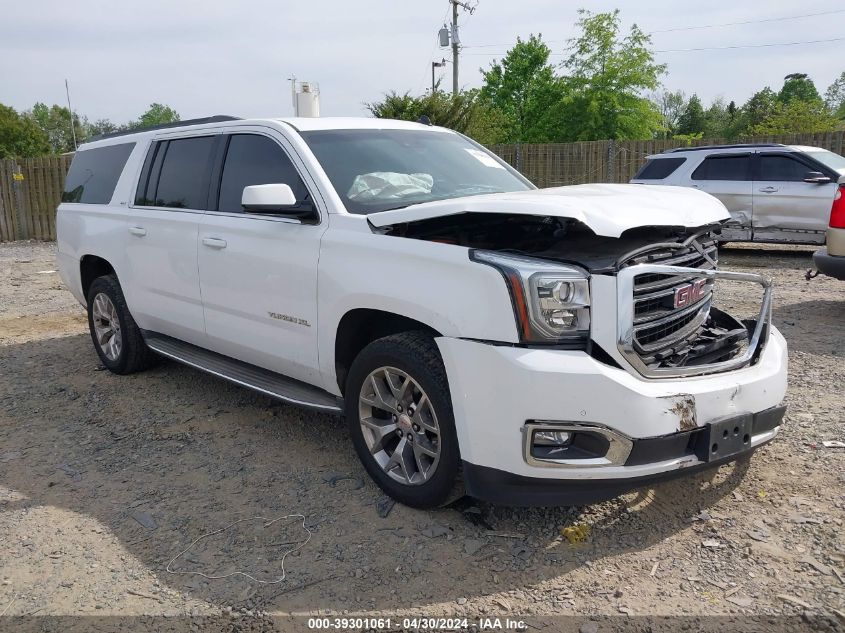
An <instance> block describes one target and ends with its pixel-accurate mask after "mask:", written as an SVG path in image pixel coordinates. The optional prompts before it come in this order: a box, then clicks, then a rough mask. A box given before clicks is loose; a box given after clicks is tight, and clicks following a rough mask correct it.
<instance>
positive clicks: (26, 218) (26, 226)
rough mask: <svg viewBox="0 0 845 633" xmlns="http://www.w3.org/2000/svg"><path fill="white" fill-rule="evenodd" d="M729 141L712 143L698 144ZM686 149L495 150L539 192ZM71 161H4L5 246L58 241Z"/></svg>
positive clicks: (616, 177)
mask: <svg viewBox="0 0 845 633" xmlns="http://www.w3.org/2000/svg"><path fill="white" fill-rule="evenodd" d="M724 142H725V141H723V140H721V139H708V140H701V141H696V142H694V143H693V145H709V144H718V143H724ZM742 142H746V143H750V142H754V143H784V144H787V145H814V146H816V147H823V148H825V149H829V150H831V151H833V152H836V153H837V154H845V132H842V131H840V132H824V133H818V134H792V135H787V136H767V137H754V138H746V139H742ZM680 145H681V143H679V142H678V141H675V140H652V141H585V142H581V143H547V144H541V145H536V144H523V145H493V146H491V147H490V149H491V150H493V151H494V152H495V153H496V154H498V155H499V156H501V157H502V158H504V159H505V160H506V161H507V162H508V163H510V164H511V165H513V166H514V167H516V168H517V169H518V170H519V171H521V172H522V173H523V174H525V175H526V176H527V177H528V178H529V179H530V180H531V181H532V182H534V184H536V185H537V186H538V187H558V186H561V185H575V184H580V183H585V182H628V181H629V180H630V179H631V178H633V176H634V174H635V173H636V171H637V169H639V168H640V166H641V165H642V164H643V163H644V162H645V157H646V156H648V155H650V154H659V153H660V152H663V151H665V150H667V149H671V148H673V147H679V146H680ZM70 160H71V157H70V156H51V157H44V158H27V159H21V160H18V161H10V160H4V161H0V242H5V241H9V240H22V239H37V240H55V239H56V207H57V206H58V204H59V201H60V199H61V192H62V186H63V184H64V177H65V173H67V169H68V166H69V165H70Z"/></svg>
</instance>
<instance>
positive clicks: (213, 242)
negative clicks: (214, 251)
mask: <svg viewBox="0 0 845 633" xmlns="http://www.w3.org/2000/svg"><path fill="white" fill-rule="evenodd" d="M202 243H203V244H205V245H206V246H208V247H209V248H226V240H221V239H220V238H219V237H204V238H202Z"/></svg>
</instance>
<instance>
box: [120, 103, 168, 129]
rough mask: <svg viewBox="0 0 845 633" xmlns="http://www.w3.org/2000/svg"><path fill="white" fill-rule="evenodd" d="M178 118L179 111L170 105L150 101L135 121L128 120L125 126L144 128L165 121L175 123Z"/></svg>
mask: <svg viewBox="0 0 845 633" xmlns="http://www.w3.org/2000/svg"><path fill="white" fill-rule="evenodd" d="M179 120H180V117H179V113H178V112H176V110H174V109H173V108H171V107H170V106H167V105H164V104H161V103H151V104H150V107H149V108H148V109H147V111H146V112H144V114H142V115H141V116H140V118H139V119H138V120H137V121H130V122H129V123H128V124H127V126H126V127H128V128H130V129H135V128H144V127H151V126H153V125H162V124H165V123H176V122H177V121H179Z"/></svg>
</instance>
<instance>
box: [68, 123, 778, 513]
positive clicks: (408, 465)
mask: <svg viewBox="0 0 845 633" xmlns="http://www.w3.org/2000/svg"><path fill="white" fill-rule="evenodd" d="M65 189H66V190H65V195H64V198H63V202H62V204H61V205H60V206H59V209H58V239H59V255H58V257H59V266H60V270H61V275H62V277H63V279H64V281H65V283H66V284H67V286H68V288H70V290H71V292H73V294H74V295H75V296H76V298H77V299H78V300H79V301H80V302H81V303H82V304H83V305H85V306H86V307H87V309H88V314H89V323H90V329H91V336H92V339H93V342H94V346H95V348H96V351H97V354H98V355H99V358H100V360H101V361H102V363H103V364H104V365H105V366H106V367H107V368H108V369H110V370H111V371H113V372H116V373H119V374H127V373H130V372H134V371H138V370H140V369H143V368H145V367H148V366H149V365H150V364H151V363H152V362H153V361H154V359H155V358H156V357H157V356H158V355H161V356H166V357H168V358H171V359H175V360H177V361H180V362H183V363H186V364H188V365H190V366H192V367H196V368H197V369H201V370H203V371H206V372H209V373H211V374H214V375H216V376H219V377H221V378H224V379H227V380H230V381H232V382H235V383H237V384H239V385H243V386H244V387H248V388H252V389H255V390H258V391H260V392H262V393H265V394H268V395H270V396H273V397H275V398H279V399H281V400H284V401H287V402H291V403H295V404H299V405H304V406H309V407H314V408H316V409H319V410H321V411H326V412H332V413H339V414H343V415H345V417H346V422H347V424H348V427H349V433H350V437H351V440H352V443H353V445H354V447H355V449H356V451H357V453H358V455H359V456H360V458H361V461H362V463H363V465H364V467H365V468H366V470H367V471H368V472H369V474H370V475H371V476H372V478H373V479H374V480H375V481H376V482H377V483H378V485H379V486H381V487H382V488H383V489H384V490H385V491H386V492H387V493H388V494H390V495H392V496H393V497H395V498H396V499H398V500H399V501H401V502H403V503H406V504H409V505H413V506H419V507H431V506H436V505H438V504H442V503H444V502H446V501H448V500H449V499H450V498H452V497H453V496H454V495H455V491H456V490H459V486H456V482H461V481H462V482H463V486H464V487H465V490H466V492H468V493H469V494H470V495H473V496H475V497H477V498H481V499H485V500H489V501H492V502H497V503H503V504H514V505H529V504H571V503H585V502H589V501H593V500H597V499H601V498H606V497H609V496H614V495H616V494H618V493H620V492H623V491H625V490H628V489H630V488H633V487H637V486H641V485H643V484H645V483H648V482H651V481H653V480H655V479H659V478H663V477H668V476H672V475H675V474H678V473H687V472H693V471H695V470H696V469H698V468H705V467H707V466H712V465H714V464H718V463H722V462H725V461H730V460H734V459H736V458H737V457H739V456H741V455H745V454H748V453H750V452H751V451H753V450H754V449H755V448H757V447H759V446H761V445H762V444H764V443H766V442H768V441H769V440H771V439H772V438H773V437H774V436H775V434H776V433H777V432H778V429H779V425H780V424H781V420H782V418H783V415H784V407H783V406H781V401H782V399H783V397H784V394H785V391H786V363H787V350H786V343H785V341H784V339H783V337H782V336H781V334H780V333H779V332H778V331H777V330H776V329H775V328H774V327H772V325H771V287H770V284H769V282H768V281H767V280H766V279H765V278H763V277H761V276H759V275H753V274H744V273H733V272H725V271H721V270H717V269H716V243H715V241H714V239H713V238H712V236H711V234H710V233H711V231H712V230H714V229H717V228H718V227H719V226H720V225H721V224H722V222H724V221H725V220H727V219H728V217H729V216H728V212H727V211H726V210H725V207H724V206H723V205H722V204H721V203H720V202H719V201H718V200H716V199H715V198H713V197H712V196H708V195H706V194H703V193H701V192H698V191H694V190H690V189H681V188H666V189H663V188H657V187H640V186H635V185H580V186H574V187H560V188H555V189H544V190H538V189H536V188H535V187H534V186H533V185H532V184H531V183H530V182H528V181H527V180H526V179H525V178H523V177H522V176H521V175H520V174H519V173H517V172H516V171H514V170H513V169H511V168H510V167H509V166H508V165H507V164H506V163H504V162H503V161H501V160H500V159H499V158H497V157H496V156H495V155H493V154H491V153H490V152H488V151H487V150H485V149H484V148H483V147H481V146H479V145H478V144H476V143H474V142H473V141H471V140H469V139H467V138H466V137H464V136H462V135H460V134H457V133H455V132H453V131H450V130H446V129H442V128H437V127H432V126H428V125H424V124H418V123H408V122H399V121H387V120H380V119H330V118H314V119H252V120H241V119H234V118H232V117H212V118H209V119H202V120H194V121H185V122H182V123H181V124H179V125H178V126H169V127H164V128H159V129H151V130H144V131H140V132H136V133H128V134H119V135H112V136H110V137H104V138H102V139H100V140H97V141H94V142H91V143H87V144H85V145H83V146H81V147H80V148H79V151H78V152H77V153H76V155H75V157H74V159H73V164H72V165H71V168H70V171H69V173H68V175H67V181H66V187H65ZM719 278H728V279H733V280H737V281H739V282H743V283H744V284H746V285H747V287H748V288H749V290H751V289H753V288H757V290H758V291H760V288H761V287H762V289H763V291H762V293H761V294H762V296H763V299H762V302H761V304H760V309H759V315H758V318H757V319H756V320H752V321H747V322H740V321H738V320H737V319H736V318H734V317H732V316H731V315H728V314H726V313H725V312H722V311H720V310H718V309H716V307H715V306H712V305H711V302H712V288H713V284H714V280H716V279H719ZM127 388H130V387H129V386H127ZM282 450H283V447H282Z"/></svg>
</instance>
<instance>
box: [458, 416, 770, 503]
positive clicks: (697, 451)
mask: <svg viewBox="0 0 845 633" xmlns="http://www.w3.org/2000/svg"><path fill="white" fill-rule="evenodd" d="M785 412H786V407H783V406H779V407H772V408H771V409H767V410H766V411H762V412H760V413H758V414H756V415H745V416H739V417H737V418H729V419H728V420H723V421H721V424H724V423H730V424H734V422H735V421H736V422H737V423H741V422H746V423H747V424H748V426H749V428H751V429H752V431H751V438H750V442H749V445H748V446H747V447H746V448H744V449H743V450H739V451H737V452H734V453H731V454H730V455H726V456H725V457H722V458H720V457H717V456H716V455H715V454H713V453H712V452H711V450H710V449H711V447H712V442H713V440H714V438H713V437H712V436H711V434H710V433H708V431H709V429H708V428H707V427H702V428H699V429H695V430H693V431H682V432H679V433H672V434H670V435H664V436H661V437H652V438H646V439H640V440H633V441H632V448H631V452H630V455H629V456H628V459H627V461H626V462H625V466H635V465H639V464H660V463H663V464H672V465H673V468H672V469H671V470H666V471H663V472H660V473H658V474H654V475H645V476H640V477H631V478H628V479H620V478H617V479H590V480H585V481H578V482H577V483H576V485H567V482H561V481H559V480H556V479H544V478H539V477H525V476H521V475H514V474H513V473H508V472H505V471H503V470H499V469H496V468H489V467H486V466H476V465H475V464H470V463H469V462H466V461H464V463H463V479H464V485H465V487H466V491H467V494H469V495H470V496H472V497H475V498H477V499H481V500H483V501H487V502H489V503H495V504H500V505H508V506H552V505H584V504H588V503H596V502H598V501H602V500H604V499H611V498H613V497H616V496H618V495H620V494H623V493H625V492H628V491H630V490H633V489H636V488H641V487H643V486H648V485H651V484H654V483H658V482H661V481H666V480H669V479H674V478H676V477H680V476H682V475H688V474H693V473H696V472H700V471H702V470H706V469H709V468H715V467H717V466H719V465H721V464H725V463H728V462H731V461H735V460H737V459H740V458H742V457H744V456H746V455H749V454H751V453H752V452H753V451H754V450H756V449H757V448H759V447H760V446H762V445H763V444H766V443H767V442H770V441H771V440H773V439H774V438H775V435H777V432H778V430H779V428H780V424H781V422H782V421H783V416H784V413H785Z"/></svg>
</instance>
